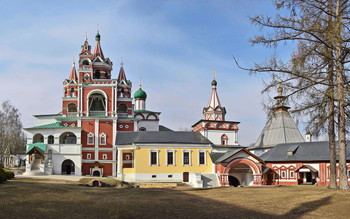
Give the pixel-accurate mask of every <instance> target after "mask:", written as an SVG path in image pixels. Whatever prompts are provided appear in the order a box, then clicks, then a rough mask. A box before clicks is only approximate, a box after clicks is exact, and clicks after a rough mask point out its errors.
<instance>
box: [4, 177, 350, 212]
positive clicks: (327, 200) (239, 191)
mask: <svg viewBox="0 0 350 219" xmlns="http://www.w3.org/2000/svg"><path fill="white" fill-rule="evenodd" d="M349 207H350V191H332V190H328V189H327V188H325V187H316V186H290V187H275V188H217V189H186V188H181V189H140V188H137V189H128V188H124V189H122V188H90V187H82V186H79V185H78V184H77V183H72V182H64V181H52V180H51V181H48V180H33V179H14V180H10V181H9V182H6V183H4V184H1V185H0V218H135V217H142V218H222V217H228V218H233V217H240V218H282V217H283V218H300V217H303V218H349V215H350V212H349Z"/></svg>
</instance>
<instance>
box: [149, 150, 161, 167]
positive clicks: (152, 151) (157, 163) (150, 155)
mask: <svg viewBox="0 0 350 219" xmlns="http://www.w3.org/2000/svg"><path fill="white" fill-rule="evenodd" d="M152 153H156V157H155V159H156V162H155V163H152ZM149 165H150V166H159V150H150V151H149Z"/></svg>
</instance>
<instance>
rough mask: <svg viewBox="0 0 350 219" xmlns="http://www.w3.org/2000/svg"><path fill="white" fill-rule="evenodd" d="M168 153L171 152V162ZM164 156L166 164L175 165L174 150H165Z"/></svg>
mask: <svg viewBox="0 0 350 219" xmlns="http://www.w3.org/2000/svg"><path fill="white" fill-rule="evenodd" d="M169 153H172V154H173V162H172V163H169V157H168V154H169ZM165 156H166V159H165V160H166V165H167V166H176V162H175V161H176V159H175V150H167V151H166V155H165Z"/></svg>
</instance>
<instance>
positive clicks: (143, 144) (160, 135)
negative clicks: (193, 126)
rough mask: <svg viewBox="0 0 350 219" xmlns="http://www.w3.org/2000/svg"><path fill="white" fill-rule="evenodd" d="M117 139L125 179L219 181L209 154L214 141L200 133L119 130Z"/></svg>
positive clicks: (198, 184) (120, 171) (120, 172)
mask: <svg viewBox="0 0 350 219" xmlns="http://www.w3.org/2000/svg"><path fill="white" fill-rule="evenodd" d="M116 139H117V142H116V144H117V148H118V155H119V156H120V157H118V159H117V160H119V161H120V163H118V165H117V166H118V167H119V168H118V170H117V175H118V177H119V178H122V179H123V180H126V181H133V182H188V183H189V184H191V185H192V186H195V187H202V186H210V184H211V183H212V184H215V185H216V184H217V183H218V182H217V176H216V174H215V173H214V164H213V162H212V161H211V158H210V155H209V154H210V153H211V150H212V143H211V142H210V141H209V140H208V139H206V138H205V137H204V136H202V135H201V134H200V133H199V132H175V131H158V132H119V133H118V134H117V138H116ZM203 184H204V185H203ZM215 185H212V186H215Z"/></svg>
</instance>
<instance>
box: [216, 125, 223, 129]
mask: <svg viewBox="0 0 350 219" xmlns="http://www.w3.org/2000/svg"><path fill="white" fill-rule="evenodd" d="M216 128H218V129H222V128H224V126H223V124H218V125H217V126H216Z"/></svg>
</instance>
